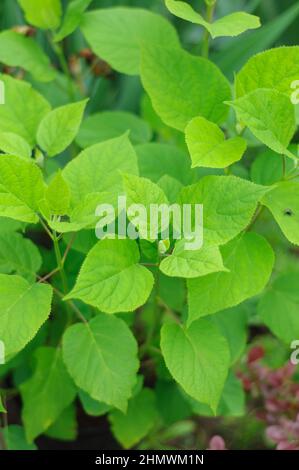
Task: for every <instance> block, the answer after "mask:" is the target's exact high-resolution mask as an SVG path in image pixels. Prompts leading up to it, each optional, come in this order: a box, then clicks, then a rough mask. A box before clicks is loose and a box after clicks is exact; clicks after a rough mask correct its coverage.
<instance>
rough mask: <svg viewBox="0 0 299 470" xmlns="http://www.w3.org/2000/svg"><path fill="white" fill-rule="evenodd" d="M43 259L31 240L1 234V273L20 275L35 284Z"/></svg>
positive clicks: (13, 234)
mask: <svg viewBox="0 0 299 470" xmlns="http://www.w3.org/2000/svg"><path fill="white" fill-rule="evenodd" d="M41 264H42V259H41V256H40V253H39V251H38V248H37V247H36V246H35V245H34V243H32V241H31V240H29V239H26V238H24V237H23V236H22V235H21V234H19V233H0V272H2V273H5V274H19V275H20V276H23V277H25V278H26V279H27V280H28V281H32V282H34V280H35V277H36V276H35V275H36V273H37V272H38V270H39V269H40V267H41Z"/></svg>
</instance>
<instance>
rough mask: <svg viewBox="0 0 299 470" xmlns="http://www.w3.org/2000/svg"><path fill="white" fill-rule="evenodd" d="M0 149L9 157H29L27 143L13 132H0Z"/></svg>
mask: <svg viewBox="0 0 299 470" xmlns="http://www.w3.org/2000/svg"><path fill="white" fill-rule="evenodd" d="M0 149H1V150H2V151H3V152H4V153H7V154H10V155H17V156H18V157H23V158H30V157H31V147H30V145H29V144H28V142H26V140H25V139H23V137H20V136H19V135H17V134H14V133H13V132H0Z"/></svg>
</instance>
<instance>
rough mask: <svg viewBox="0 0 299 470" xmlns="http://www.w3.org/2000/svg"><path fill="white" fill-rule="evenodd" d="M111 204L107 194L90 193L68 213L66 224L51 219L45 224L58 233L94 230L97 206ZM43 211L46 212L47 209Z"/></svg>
mask: <svg viewBox="0 0 299 470" xmlns="http://www.w3.org/2000/svg"><path fill="white" fill-rule="evenodd" d="M113 202H114V201H113V200H112V199H111V194H109V193H105V192H104V193H90V194H87V195H86V196H85V197H84V198H83V200H82V202H80V203H78V204H77V205H75V206H74V207H73V208H71V209H70V210H69V211H68V215H69V221H68V222H64V221H60V220H57V218H56V219H54V220H53V219H52V218H51V217H49V218H48V219H47V222H48V224H49V227H50V228H52V229H53V230H55V231H56V232H60V233H69V232H77V231H79V230H82V229H83V228H86V229H91V228H93V229H95V227H96V225H97V222H98V218H97V216H96V209H97V207H98V205H100V204H107V203H111V204H112V203H113ZM45 209H46V210H47V207H45ZM94 233H95V232H94ZM95 236H96V233H95Z"/></svg>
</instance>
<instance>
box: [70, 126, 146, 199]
mask: <svg viewBox="0 0 299 470" xmlns="http://www.w3.org/2000/svg"><path fill="white" fill-rule="evenodd" d="M120 172H124V173H133V174H138V166H137V157H136V153H135V151H134V149H133V147H132V144H131V143H130V140H129V138H128V135H127V134H124V135H122V136H120V137H117V138H115V139H111V140H107V141H105V142H101V143H100V144H97V145H93V146H91V147H88V148H87V149H85V150H83V152H81V153H80V154H79V155H78V156H77V157H76V158H75V159H74V160H72V161H71V162H70V163H69V164H68V165H67V166H66V167H65V168H64V170H63V172H62V175H63V177H64V179H65V180H66V181H67V182H68V184H69V186H70V189H71V193H72V202H73V203H74V204H78V203H80V202H81V201H82V200H83V198H84V197H85V196H86V195H87V194H90V193H95V192H105V191H106V192H109V193H111V194H113V196H114V197H115V200H116V198H117V196H118V194H119V193H122V192H123V188H122V177H121V174H120Z"/></svg>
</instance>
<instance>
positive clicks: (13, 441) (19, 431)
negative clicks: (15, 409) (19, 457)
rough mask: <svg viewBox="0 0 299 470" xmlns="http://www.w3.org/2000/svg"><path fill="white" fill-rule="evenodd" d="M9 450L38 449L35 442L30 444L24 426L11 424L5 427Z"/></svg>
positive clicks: (6, 442)
mask: <svg viewBox="0 0 299 470" xmlns="http://www.w3.org/2000/svg"><path fill="white" fill-rule="evenodd" d="M3 436H4V440H5V444H6V448H7V450H37V447H36V445H35V444H30V443H29V442H28V441H27V439H26V436H25V431H24V428H23V427H22V426H18V425H15V424H13V425H10V426H7V427H6V428H4V429H3Z"/></svg>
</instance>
